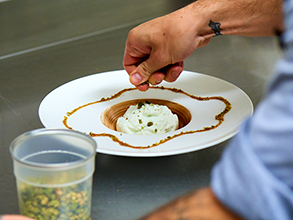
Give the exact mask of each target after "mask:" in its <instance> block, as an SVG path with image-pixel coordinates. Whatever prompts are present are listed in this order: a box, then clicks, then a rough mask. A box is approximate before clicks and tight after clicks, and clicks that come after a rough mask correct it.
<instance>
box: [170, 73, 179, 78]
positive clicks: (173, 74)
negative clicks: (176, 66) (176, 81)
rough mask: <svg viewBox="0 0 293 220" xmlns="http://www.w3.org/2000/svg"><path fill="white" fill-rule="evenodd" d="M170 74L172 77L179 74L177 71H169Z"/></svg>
mask: <svg viewBox="0 0 293 220" xmlns="http://www.w3.org/2000/svg"><path fill="white" fill-rule="evenodd" d="M171 75H172V77H174V78H177V77H178V76H179V72H177V71H171Z"/></svg>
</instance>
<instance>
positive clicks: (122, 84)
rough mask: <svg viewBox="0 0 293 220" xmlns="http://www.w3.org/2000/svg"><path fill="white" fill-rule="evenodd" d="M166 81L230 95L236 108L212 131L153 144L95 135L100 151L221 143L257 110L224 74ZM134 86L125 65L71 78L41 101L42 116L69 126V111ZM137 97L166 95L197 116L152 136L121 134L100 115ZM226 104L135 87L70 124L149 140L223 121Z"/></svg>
mask: <svg viewBox="0 0 293 220" xmlns="http://www.w3.org/2000/svg"><path fill="white" fill-rule="evenodd" d="M160 86H164V87H168V88H177V89H182V90H183V91H185V92H186V93H188V94H191V95H195V96H200V97H211V96H221V97H223V98H225V99H227V100H228V101H229V102H230V103H231V105H232V108H231V110H230V111H229V112H228V113H227V114H226V115H225V119H224V121H223V123H222V124H221V125H220V126H219V127H217V128H215V129H213V130H209V131H204V132H199V133H193V134H187V135H182V136H179V137H176V138H173V139H172V140H170V141H167V142H165V143H163V144H161V145H159V146H156V147H152V148H148V149H133V148H130V147H125V146H121V145H119V144H118V143H116V142H114V141H112V139H111V138H109V137H94V139H95V140H96V142H97V144H98V148H97V152H100V153H105V154H111V155H121V156H135V157H149V156H166V155H175V154H181V153H187V152H191V151H196V150H199V149H203V148H207V147H210V146H213V145H215V144H218V143H221V142H223V141H225V140H227V139H229V138H231V137H232V136H234V135H235V134H236V133H237V131H238V128H239V125H240V124H241V123H242V122H243V121H244V120H245V119H246V118H247V117H249V116H251V115H252V113H253V105H252V102H251V100H250V98H249V97H248V96H247V95H246V94H245V93H244V92H243V91H242V90H241V89H239V88H238V87H236V86H234V85H233V84H231V83H228V82H226V81H224V80H221V79H218V78H215V77H211V76H208V75H205V74H200V73H195V72H190V71H184V72H183V73H182V74H181V76H180V77H179V79H178V80H177V81H176V82H174V83H167V82H163V83H162V84H161V85H160ZM126 88H133V86H132V85H131V84H130V83H129V80H128V75H127V73H126V72H125V71H124V70H118V71H111V72H105V73H98V74H93V75H90V76H86V77H82V78H80V79H76V80H73V81H71V82H68V83H66V84H64V85H62V86H60V87H58V88H56V89H55V90H53V91H52V92H50V93H49V94H48V95H47V96H46V97H45V98H44V99H43V101H42V102H41V104H40V107H39V117H40V120H41V122H42V123H43V125H44V126H45V127H47V128H65V126H64V124H63V122H62V121H63V119H64V116H66V113H67V112H71V111H72V110H74V109H76V108H77V107H79V106H82V105H84V104H87V103H91V102H95V101H98V100H100V99H101V98H106V97H110V96H112V95H114V94H116V93H117V92H119V91H121V90H123V89H126ZM133 99H164V100H169V101H172V102H176V103H178V104H181V105H183V106H185V107H186V108H187V109H188V110H189V111H190V113H191V115H192V118H191V121H190V123H189V124H188V125H186V126H185V127H183V128H181V129H179V130H177V131H174V132H170V133H167V134H157V135H151V136H141V135H129V134H121V133H119V132H117V131H114V130H111V129H109V128H108V127H106V126H105V125H104V124H103V123H102V122H101V120H100V115H101V113H102V112H103V111H104V110H105V109H106V108H108V107H110V106H112V105H113V104H116V103H120V102H123V101H127V100H133ZM224 108H225V104H224V103H223V102H221V101H218V100H213V101H212V100H210V101H197V100H193V99H191V98H190V97H188V96H186V95H184V94H179V93H174V92H172V91H169V90H160V89H149V90H148V91H147V92H140V91H138V90H133V91H130V92H126V93H124V94H123V95H121V96H119V97H118V98H115V99H112V100H110V101H106V102H101V103H97V104H93V105H90V106H87V107H84V108H82V109H81V110H79V111H78V112H76V113H75V114H73V115H71V116H70V117H68V125H69V126H70V127H72V128H73V129H74V130H78V131H80V132H85V133H89V132H93V133H108V134H112V135H115V136H116V137H118V138H119V140H121V141H123V142H125V143H128V144H130V145H133V146H148V145H151V144H153V143H156V142H159V141H160V140H162V139H164V138H166V137H167V136H173V135H174V134H178V133H180V132H181V131H183V132H184V131H190V130H197V129H201V128H203V127H208V126H211V125H213V124H214V125H215V124H217V123H218V121H217V120H215V115H217V114H219V113H220V112H221V111H223V109H224Z"/></svg>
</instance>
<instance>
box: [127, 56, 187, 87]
mask: <svg viewBox="0 0 293 220" xmlns="http://www.w3.org/2000/svg"><path fill="white" fill-rule="evenodd" d="M182 71H183V62H178V63H175V64H172V65H168V66H166V67H164V68H161V69H160V70H158V71H155V72H154V73H152V74H151V75H150V76H149V78H148V79H147V81H143V80H142V77H141V76H140V75H139V74H138V73H134V74H132V75H131V76H132V77H130V81H131V82H132V84H133V85H135V86H136V87H137V89H138V90H140V91H146V90H148V88H149V84H151V85H158V84H160V83H161V82H162V81H163V80H165V81H167V82H174V81H176V80H177V78H178V77H179V76H180V74H181V72H182ZM136 83H137V84H136Z"/></svg>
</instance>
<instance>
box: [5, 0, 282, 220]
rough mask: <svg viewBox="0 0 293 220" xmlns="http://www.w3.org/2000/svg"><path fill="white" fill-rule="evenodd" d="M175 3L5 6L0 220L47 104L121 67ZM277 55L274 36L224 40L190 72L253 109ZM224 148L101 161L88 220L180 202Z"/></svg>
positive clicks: (11, 202)
mask: <svg viewBox="0 0 293 220" xmlns="http://www.w3.org/2000/svg"><path fill="white" fill-rule="evenodd" d="M0 2H1V1H0ZM175 2H176V1H167V0H154V1H146V0H145V1H134V0H124V1H119V0H111V1H103V3H100V1H94V0H89V1H80V0H72V1H65V0H61V1H50V2H49V1H46V2H45V1H37V0H29V1H20V0H19V1H17V0H16V1H13V0H12V1H4V2H2V3H0V14H1V17H0V24H1V30H0V33H1V34H0V48H1V49H0V149H1V153H0V214H5V213H6V214H12V213H14V214H16V213H18V212H19V210H18V201H17V193H16V185H15V178H14V175H13V167H12V160H11V156H10V153H9V144H10V143H11V141H12V140H13V139H14V138H15V137H16V136H18V135H20V134H21V133H24V132H26V131H29V130H33V129H37V128H42V127H43V125H42V124H41V123H40V120H39V118H38V107H39V104H40V102H41V101H42V99H43V98H44V97H45V96H46V95H47V94H48V93H49V92H50V91H52V90H53V89H54V88H56V87H58V86H60V85H62V84H64V83H66V82H68V81H71V80H73V79H77V78H80V77H83V76H85V75H89V74H93V73H98V72H105V71H110V70H118V69H122V68H123V66H122V58H123V50H124V43H125V40H126V37H127V34H128V32H129V30H131V28H133V27H134V26H136V25H138V24H139V23H141V22H143V21H145V20H148V19H150V18H152V17H156V16H160V15H163V14H165V13H168V12H171V11H172V10H175V9H176V8H178V7H181V6H182V1H181V5H180V4H179V3H177V4H176V3H175ZM178 2H179V1H178ZM185 4H187V2H185ZM280 55H281V53H280V51H279V49H278V45H277V43H276V39H275V38H244V37H236V36H220V37H216V38H213V39H212V40H211V42H210V43H209V45H208V46H206V47H204V48H200V49H198V50H196V51H195V52H194V53H193V54H192V55H191V56H190V57H189V58H188V59H187V60H186V62H185V69H187V70H191V71H195V72H200V73H205V74H209V75H213V76H216V77H219V78H222V79H224V80H227V81H229V82H231V83H233V84H235V85H236V86H238V87H240V88H241V89H243V90H244V91H245V92H246V93H247V94H248V95H249V96H250V98H251V99H252V101H253V103H254V105H255V106H256V105H257V104H258V102H259V101H260V99H261V98H262V96H263V91H264V89H265V83H266V81H267V79H268V78H269V75H270V74H272V73H273V70H274V67H275V63H276V60H277V59H278V58H279V56H280ZM125 77H128V76H127V75H125ZM113 83H119V82H115V79H113ZM130 86H131V85H130ZM52 108H54V106H52ZM227 143H228V141H226V142H224V143H221V144H219V145H216V146H213V147H210V148H207V149H204V150H200V151H196V152H192V153H186V154H182V155H175V156H167V157H154V158H135V157H120V156H111V155H104V154H100V153H98V154H97V156H96V171H95V174H94V186H93V201H92V219H93V220H96V219H99V220H127V219H136V218H138V217H140V216H141V215H143V214H145V213H147V212H149V211H151V210H153V209H154V208H156V207H157V206H159V205H162V204H164V203H165V202H167V201H170V200H171V199H173V198H175V197H177V196H179V195H182V194H185V193H187V192H189V191H191V190H194V189H199V188H201V187H205V186H208V185H209V180H210V172H211V168H212V166H213V165H214V164H215V163H216V161H217V160H218V159H219V158H220V155H221V152H222V151H223V149H224V148H225V146H226V145H227Z"/></svg>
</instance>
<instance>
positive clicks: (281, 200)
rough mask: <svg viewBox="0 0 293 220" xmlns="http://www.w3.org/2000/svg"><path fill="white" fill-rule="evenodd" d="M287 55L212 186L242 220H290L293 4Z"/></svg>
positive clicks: (288, 4) (292, 4) (288, 8)
mask: <svg viewBox="0 0 293 220" xmlns="http://www.w3.org/2000/svg"><path fill="white" fill-rule="evenodd" d="M284 15H285V26H286V31H285V33H284V34H283V40H284V44H285V46H286V51H285V56H284V58H283V59H282V60H280V61H279V62H278V64H277V71H276V73H275V76H274V78H273V79H272V81H271V83H270V85H269V88H268V92H267V95H266V97H265V99H264V100H263V101H262V102H261V103H260V104H259V105H258V107H257V109H256V111H255V113H254V115H253V116H252V117H251V118H250V119H248V120H247V121H246V122H245V123H244V124H243V126H242V127H241V129H240V132H239V133H238V134H237V136H235V138H234V139H233V140H232V141H231V143H230V144H229V146H228V147H227V149H226V150H225V151H224V153H223V155H222V158H221V160H220V161H219V162H218V163H217V164H216V165H215V167H214V168H213V171H212V180H211V187H212V189H213V191H214V193H215V194H216V195H217V197H218V198H219V199H220V200H221V201H222V202H223V203H224V204H226V205H227V206H228V207H230V208H231V210H233V211H235V212H237V213H238V214H240V215H241V216H242V217H244V218H246V219H264V220H292V219H293V1H292V0H287V1H285V2H284Z"/></svg>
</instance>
